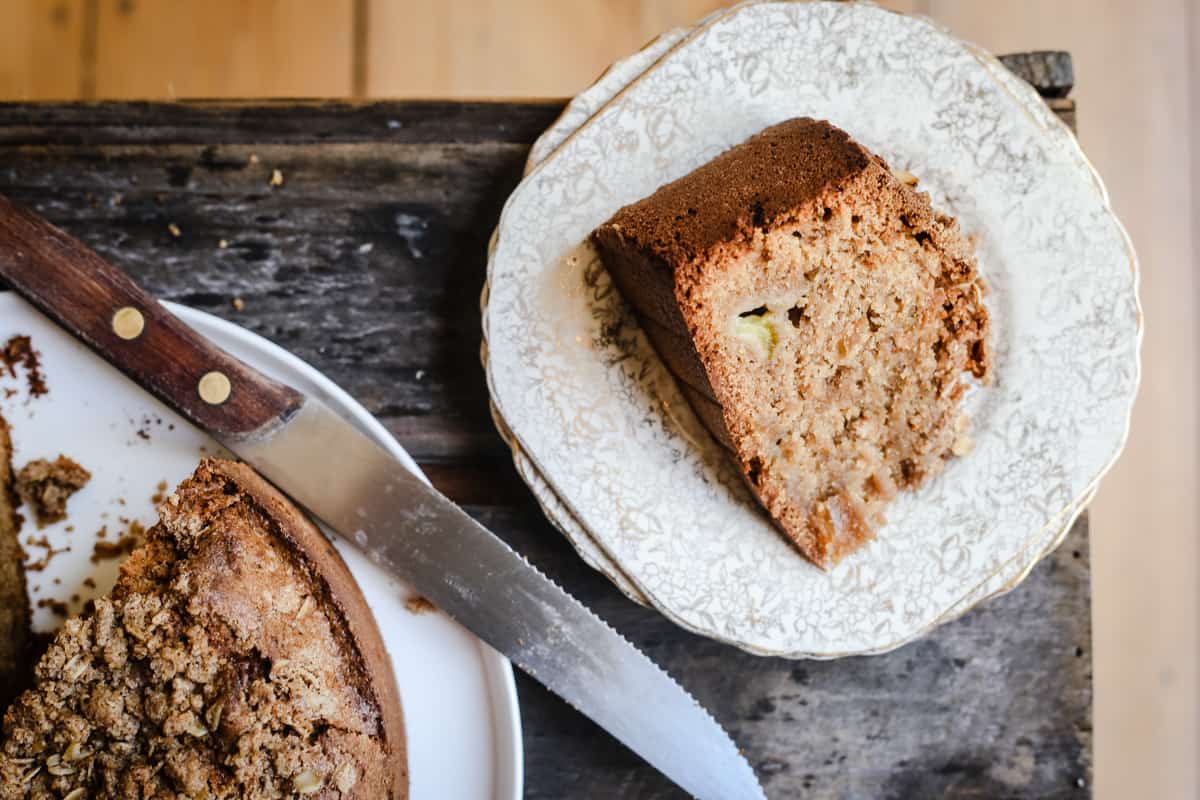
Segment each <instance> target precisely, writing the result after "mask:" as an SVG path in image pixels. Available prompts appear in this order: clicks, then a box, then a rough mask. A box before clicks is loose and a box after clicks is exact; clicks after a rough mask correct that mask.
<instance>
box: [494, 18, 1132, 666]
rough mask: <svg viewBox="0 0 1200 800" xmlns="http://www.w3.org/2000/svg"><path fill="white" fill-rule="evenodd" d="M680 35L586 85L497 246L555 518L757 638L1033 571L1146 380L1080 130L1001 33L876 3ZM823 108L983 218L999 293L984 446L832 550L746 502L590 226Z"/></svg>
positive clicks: (885, 627) (1110, 450) (511, 357)
mask: <svg viewBox="0 0 1200 800" xmlns="http://www.w3.org/2000/svg"><path fill="white" fill-rule="evenodd" d="M655 46H657V47H660V48H662V47H663V45H662V44H661V43H659V44H658V45H652V47H655ZM654 58H656V59H657V60H656V61H655V62H654V64H653V66H652V67H650V68H649V69H648V70H647V71H645V72H644V73H641V74H640V75H639V74H638V72H637V68H636V67H627V66H626V65H621V66H618V67H617V68H616V69H615V70H614V73H618V72H619V73H621V74H620V80H622V81H629V83H628V85H625V84H624V83H622V85H621V86H620V87H618V91H617V92H616V94H615V96H613V99H612V100H611V102H607V104H605V99H600V100H599V101H598V102H591V101H586V102H584V103H582V108H577V109H574V110H573V111H570V112H568V116H569V117H570V118H571V119H570V122H578V121H580V117H583V116H584V115H585V114H587V113H589V112H593V111H594V112H595V113H594V114H593V115H592V116H590V117H588V118H586V122H585V123H584V124H583V125H582V127H580V128H578V130H576V131H575V132H574V133H569V130H568V131H562V130H559V131H558V132H557V133H553V134H552V136H551V137H550V138H551V139H552V140H553V141H559V140H561V141H562V144H561V145H560V146H558V148H557V149H556V150H554V151H553V152H552V153H551V154H550V155H548V156H547V157H546V159H545V161H544V162H542V163H541V164H540V165H539V166H538V167H536V168H535V169H534V170H533V171H532V173H531V174H530V175H529V177H528V178H527V179H526V181H525V182H523V183H522V185H521V186H520V187H519V188H518V189H517V191H516V192H515V193H514V195H513V197H512V198H511V199H510V201H509V203H508V205H507V206H506V209H505V213H504V215H503V217H502V219H501V224H500V227H499V229H498V235H497V237H496V240H495V246H494V248H493V254H492V259H491V262H490V269H489V280H490V286H489V290H490V294H489V295H488V297H487V298H486V300H485V305H486V307H485V325H484V330H485V334H486V336H487V340H488V351H487V363H488V376H489V384H490V386H491V388H492V392H493V401H494V403H495V405H496V416H497V418H498V421H499V422H500V423H501V428H502V430H504V429H505V428H507V429H508V430H509V431H510V432H511V435H512V438H513V440H514V441H515V443H516V449H517V450H518V453H517V456H518V466H521V461H522V459H523V458H527V459H528V461H527V462H526V464H525V466H524V468H523V469H522V474H524V475H525V477H526V479H527V480H530V483H531V485H533V486H534V488H535V492H536V491H537V485H538V481H539V479H542V480H545V481H546V483H547V485H548V486H549V487H551V488H552V490H553V491H552V495H553V496H552V497H547V496H545V495H546V493H544V492H543V493H539V499H540V500H541V501H542V502H543V505H544V506H546V507H547V508H548V510H550V511H551V517H552V518H557V519H559V520H560V521H561V520H564V519H565V520H567V521H568V522H570V521H571V520H573V521H574V522H575V524H576V525H577V528H578V529H579V530H582V531H583V532H584V533H585V534H586V539H587V541H585V540H584V539H585V537H581V536H573V537H572V539H573V540H574V541H575V543H576V546H577V547H579V548H580V549H581V551H583V552H585V553H588V552H589V549H590V555H591V558H589V561H591V562H592V563H593V564H594V565H596V566H599V567H601V568H604V565H605V564H611V565H613V566H614V567H615V569H613V570H612V571H610V570H608V569H605V571H606V572H609V574H610V575H611V576H613V577H614V579H615V580H617V582H618V583H619V584H620V583H621V582H622V579H623V582H625V583H626V584H627V585H626V587H625V588H626V589H627V590H632V591H631V593H632V594H635V596H636V595H640V596H642V597H644V598H645V599H646V600H647V601H648V602H650V603H651V604H652V605H654V606H655V607H657V608H659V609H660V610H662V611H663V612H664V613H665V614H667V615H668V616H669V617H671V618H672V619H674V620H675V621H676V622H678V623H680V624H681V625H684V626H685V627H688V628H690V629H692V630H696V631H698V632H701V633H704V634H706V635H709V636H713V637H714V638H718V639H721V640H724V641H728V642H731V643H733V644H736V645H738V646H740V647H743V648H745V649H748V650H751V651H753V652H760V653H769V654H777V655H787V656H810V657H829V656H836V655H846V654H852V653H864V652H878V651H881V650H885V649H889V648H891V647H894V646H896V645H898V644H901V643H903V642H904V641H907V640H909V639H911V638H912V637H913V636H916V635H919V634H920V633H923V632H925V631H927V630H928V629H929V628H930V627H932V626H933V625H935V624H937V623H938V622H940V621H942V620H944V619H946V618H949V617H951V616H954V615H956V614H957V613H960V612H961V611H962V610H965V609H966V608H969V607H970V606H971V605H972V604H973V603H974V602H976V601H977V600H978V599H981V598H982V597H985V596H988V595H990V594H994V593H995V592H997V591H1002V590H1003V589H1005V588H1008V587H1010V586H1011V585H1013V584H1014V583H1015V582H1016V581H1018V580H1019V579H1020V578H1021V577H1023V576H1024V575H1025V574H1027V573H1028V571H1029V569H1030V568H1031V567H1032V565H1033V564H1034V563H1036V561H1037V559H1038V558H1040V557H1041V555H1043V554H1044V553H1045V552H1047V551H1048V550H1049V549H1052V547H1053V545H1054V544H1056V543H1057V542H1058V541H1059V540H1060V539H1061V534H1062V533H1063V532H1064V531H1065V526H1066V523H1067V522H1068V521H1069V520H1070V519H1072V518H1073V517H1074V515H1075V514H1076V513H1077V512H1078V509H1079V508H1080V507H1081V506H1082V503H1083V502H1084V500H1085V499H1086V496H1087V495H1088V494H1089V493H1090V492H1091V491H1092V490H1093V489H1094V487H1095V484H1096V482H1097V481H1098V479H1099V477H1100V476H1101V475H1102V474H1103V472H1104V471H1105V470H1106V469H1107V467H1108V465H1109V464H1111V462H1112V460H1113V459H1114V458H1115V457H1116V454H1117V453H1118V452H1119V450H1120V448H1121V446H1122V444H1123V442H1124V439H1125V434H1126V429H1127V422H1128V412H1129V408H1130V405H1131V403H1132V398H1133V395H1134V392H1135V391H1136V385H1137V375H1138V366H1137V350H1138V344H1139V341H1140V332H1141V316H1140V309H1139V308H1138V304H1137V297H1136V280H1137V279H1136V261H1135V258H1134V256H1133V253H1132V249H1131V248H1130V247H1129V244H1128V240H1127V238H1126V236H1125V234H1124V231H1123V230H1122V229H1121V227H1120V224H1119V223H1118V222H1117V220H1116V218H1115V216H1114V215H1113V214H1112V211H1111V208H1110V207H1109V206H1108V201H1107V197H1106V195H1105V193H1104V191H1103V187H1102V186H1101V184H1100V182H1099V180H1098V179H1097V178H1096V176H1095V175H1094V173H1093V172H1092V170H1091V168H1090V166H1089V165H1088V164H1087V162H1086V160H1085V159H1084V158H1083V156H1082V154H1081V153H1080V151H1079V149H1078V146H1077V145H1076V143H1075V141H1074V138H1073V137H1072V136H1071V134H1070V132H1069V131H1067V130H1066V129H1065V128H1064V127H1063V126H1062V125H1061V123H1059V122H1058V120H1057V119H1056V118H1054V116H1053V115H1052V114H1051V113H1050V112H1049V111H1048V110H1047V109H1046V108H1045V105H1044V104H1043V103H1042V102H1041V101H1040V99H1038V98H1037V97H1036V95H1035V94H1034V93H1033V92H1032V90H1031V89H1030V88H1029V87H1028V86H1025V85H1023V84H1021V83H1020V82H1019V81H1017V80H1015V79H1014V78H1012V77H1011V76H1009V75H1008V74H1007V73H1006V72H1005V71H1004V70H1003V68H1002V67H999V65H997V64H996V62H995V61H994V60H992V59H990V57H987V56H986V55H984V54H982V53H980V52H979V51H978V49H977V48H973V47H971V46H969V45H966V44H964V43H961V42H958V41H957V40H954V39H953V38H952V37H950V36H948V35H946V34H945V32H943V31H941V30H940V29H938V28H936V27H935V26H933V25H931V24H929V23H928V22H925V21H921V20H917V19H913V18H908V17H903V16H900V15H895V14H892V13H890V12H886V11H883V10H881V9H878V8H876V7H873V6H867V5H863V4H828V3H813V4H792V3H763V4H753V5H747V6H742V7H739V8H738V9H735V10H733V11H731V12H727V13H724V14H719V15H716V16H714V17H713V18H711V19H710V20H709V21H707V22H706V23H705V24H704V25H702V26H701V27H700V28H699V29H697V30H696V31H694V32H691V33H689V34H688V35H687V36H686V37H684V38H682V39H681V41H680V42H679V43H678V44H676V45H673V46H671V45H668V46H667V47H665V48H663V49H662V50H660V52H657V53H654ZM610 79H612V80H616V79H613V78H612V76H611V75H610V76H606V79H605V81H609V80H610ZM611 88H612V87H607V88H606V90H607V89H611ZM610 93H611V92H610ZM798 114H808V115H812V116H817V117H823V118H827V119H831V120H832V121H834V122H835V123H836V124H839V125H841V126H842V127H845V128H846V129H847V130H849V131H850V132H851V134H853V135H855V136H856V137H857V138H859V139H860V140H862V141H864V142H865V143H866V144H868V145H869V146H871V147H873V148H874V149H876V150H878V151H879V152H881V153H882V154H883V155H884V156H885V157H887V158H889V160H891V161H892V162H893V163H894V164H895V165H897V166H901V167H905V168H908V169H910V170H912V171H913V172H915V173H916V174H917V175H919V176H920V177H921V178H922V188H923V189H926V190H929V191H930V192H931V194H932V195H933V198H934V202H935V204H936V205H938V206H939V207H942V208H945V209H948V210H949V211H950V212H951V213H953V214H955V215H956V216H958V217H959V219H960V220H961V221H962V223H963V225H964V227H965V228H966V229H967V230H968V231H969V232H971V233H974V234H976V235H977V236H978V237H979V254H980V260H981V264H982V267H983V270H984V272H985V274H986V275H987V277H988V279H989V282H990V283H991V285H992V287H993V292H992V295H991V297H990V300H989V305H990V307H991V309H992V311H993V315H994V318H995V320H996V345H997V346H996V355H997V373H998V380H997V383H996V386H995V387H994V388H992V389H988V390H985V391H982V392H977V393H975V396H974V397H973V398H971V401H970V403H971V407H970V408H971V411H972V412H973V416H974V418H975V421H976V426H977V436H976V440H977V449H976V452H975V453H973V454H972V455H971V457H969V458H966V459H962V460H960V461H959V462H955V463H953V464H952V465H951V466H950V468H949V469H948V470H947V471H946V473H945V474H944V475H943V476H942V477H941V478H939V479H938V480H937V481H934V482H933V483H931V485H930V486H928V487H926V488H925V489H924V490H922V491H921V492H920V493H918V494H916V495H915V496H907V497H903V498H901V499H900V500H898V501H897V503H896V504H894V505H893V507H892V509H891V510H890V513H889V517H890V518H891V519H892V524H891V525H889V526H888V527H887V528H886V529H885V530H884V531H882V532H881V535H880V538H879V540H878V541H876V542H875V543H873V544H872V545H871V546H869V547H868V548H866V549H864V550H863V551H861V552H860V553H858V554H856V555H854V556H852V557H851V558H849V559H847V560H846V561H845V562H844V563H843V564H842V565H840V566H839V567H838V568H837V569H835V570H833V571H832V572H831V573H829V574H828V575H824V574H821V573H819V572H817V571H816V570H815V569H813V568H811V567H809V566H808V565H807V564H805V563H804V562H802V561H801V560H800V559H799V558H798V557H797V556H796V555H795V554H794V553H793V552H792V551H791V550H790V548H789V546H788V545H787V544H786V543H785V542H784V541H783V540H782V538H781V537H779V536H778V534H777V533H776V532H775V531H774V530H773V529H772V528H771V527H770V526H769V525H768V524H767V523H766V522H765V520H764V519H763V518H762V516H761V514H759V512H758V511H757V509H756V508H755V507H754V506H753V504H752V503H751V502H749V501H748V498H747V497H746V494H745V492H744V491H743V490H742V489H741V487H740V482H739V481H738V480H737V479H736V477H735V476H733V475H732V474H731V472H732V471H731V470H730V469H729V467H728V465H726V463H725V460H724V458H723V457H722V454H721V453H720V451H719V450H718V449H717V448H716V447H715V446H713V445H712V443H711V441H710V440H709V438H708V437H707V436H706V435H705V434H704V433H703V431H702V429H700V428H699V426H698V425H697V423H696V421H695V420H694V419H693V418H692V415H691V414H690V412H689V411H688V410H687V408H686V405H685V404H684V403H683V401H682V399H681V398H680V397H679V396H678V393H677V390H676V389H675V387H674V384H673V382H672V381H671V380H670V379H669V377H667V376H666V375H665V374H664V371H663V369H662V367H661V365H660V364H659V363H658V361H657V359H656V358H655V357H654V356H653V353H652V351H651V350H650V349H649V347H648V345H647V343H646V342H645V340H644V338H643V337H641V335H640V333H638V332H637V331H636V328H635V327H634V326H631V325H629V324H628V323H629V320H628V319H627V317H625V316H624V314H623V311H622V308H621V306H620V304H619V303H618V302H617V301H616V300H615V298H614V297H613V295H612V293H611V285H610V284H609V283H608V281H607V276H606V275H605V274H604V273H603V271H602V270H594V269H591V268H590V267H591V264H590V261H591V256H590V254H589V253H588V252H587V251H586V249H585V250H582V251H580V250H578V245H579V243H580V242H581V241H582V240H583V238H584V237H585V235H586V234H587V232H588V231H590V230H591V229H592V228H593V227H594V226H595V225H596V224H598V223H599V222H602V221H603V220H604V219H606V218H607V217H608V216H609V215H610V214H611V213H612V212H613V211H614V210H615V209H616V208H617V207H619V206H620V205H622V204H623V203H625V202H629V201H631V200H634V199H637V198H638V197H641V196H644V195H646V194H649V193H650V192H651V191H653V189H654V188H655V187H656V186H658V185H660V184H661V183H663V182H664V181H666V180H669V179H670V178H673V177H676V176H678V175H680V174H683V173H685V172H687V171H688V170H690V169H691V168H693V167H694V166H696V165H698V164H699V163H703V162H704V161H706V160H707V159H708V158H711V156H712V155H714V154H715V153H716V152H719V151H720V150H722V149H724V148H726V147H728V146H730V145H732V144H734V143H736V142H738V141H741V140H742V139H744V138H745V137H746V136H747V135H749V134H750V133H752V132H754V131H756V130H758V129H760V128H762V127H765V126H766V125H768V124H771V123H772V122H775V121H778V120H779V119H783V118H786V117H789V116H795V115H798ZM570 122H569V123H568V124H567V126H566V127H568V128H569V125H570ZM568 134H569V135H568ZM572 256H574V259H572V258H571V257H572ZM585 275H587V276H589V277H590V282H586V283H585V280H584V276H585ZM614 327H616V329H617V331H618V334H619V335H617V336H613V335H611V334H612V331H613V329H614ZM522 454H523V455H522ZM556 505H557V506H558V509H557V512H558V513H556V510H555V506H556ZM563 527H564V528H570V525H569V524H567V525H563Z"/></svg>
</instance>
